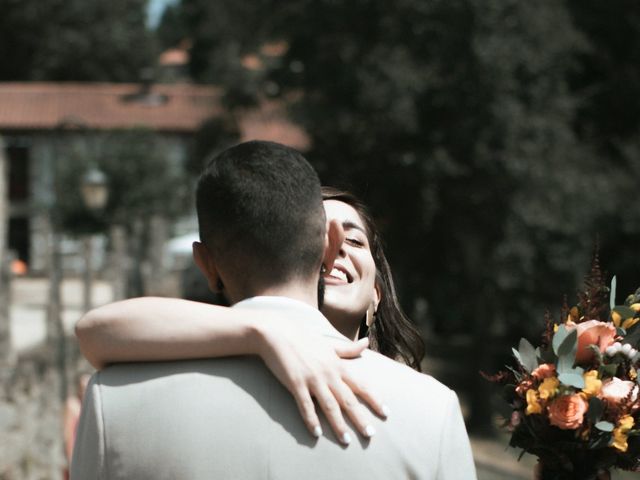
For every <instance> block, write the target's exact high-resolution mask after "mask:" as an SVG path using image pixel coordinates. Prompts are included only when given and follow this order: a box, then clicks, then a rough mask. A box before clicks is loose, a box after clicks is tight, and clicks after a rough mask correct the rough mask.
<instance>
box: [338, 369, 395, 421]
mask: <svg viewBox="0 0 640 480" xmlns="http://www.w3.org/2000/svg"><path fill="white" fill-rule="evenodd" d="M342 379H343V381H344V383H346V385H347V386H348V387H349V388H350V389H351V391H352V392H353V393H355V394H356V395H357V396H358V397H360V398H361V399H362V400H363V401H364V402H365V403H366V404H367V405H369V407H370V408H371V409H372V410H373V411H374V412H375V413H376V414H377V415H379V416H380V417H382V418H387V417H388V416H389V413H390V410H389V407H387V406H386V405H385V404H384V402H383V401H382V400H381V399H380V396H379V395H378V394H377V393H375V392H374V391H373V390H372V389H371V388H370V387H368V386H367V385H366V384H365V383H364V382H361V381H358V380H356V379H355V378H354V377H353V376H351V375H350V374H349V373H348V372H346V373H345V374H344V375H343V376H342Z"/></svg>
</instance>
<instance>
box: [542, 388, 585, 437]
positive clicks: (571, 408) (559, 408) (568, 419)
mask: <svg viewBox="0 0 640 480" xmlns="http://www.w3.org/2000/svg"><path fill="white" fill-rule="evenodd" d="M588 408H589V404H588V403H587V401H586V400H585V399H584V398H582V396H581V395H578V394H574V395H563V396H561V397H557V398H556V399H555V400H553V402H551V404H550V405H549V423H550V424H551V425H555V426H556V427H558V428H561V429H563V430H575V429H576V428H578V427H580V426H581V425H582V422H583V420H584V414H585V413H586V411H587V409H588Z"/></svg>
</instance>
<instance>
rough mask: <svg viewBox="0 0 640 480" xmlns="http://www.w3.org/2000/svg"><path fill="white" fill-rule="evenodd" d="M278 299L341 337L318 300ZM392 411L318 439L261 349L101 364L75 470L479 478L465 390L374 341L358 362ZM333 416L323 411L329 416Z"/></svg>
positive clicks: (313, 325)
mask: <svg viewBox="0 0 640 480" xmlns="http://www.w3.org/2000/svg"><path fill="white" fill-rule="evenodd" d="M237 308H262V309H264V308H273V309H276V310H278V311H279V312H282V314H283V315H294V316H296V318H299V319H300V321H301V322H304V323H305V326H306V327H307V328H309V329H310V330H318V331H321V332H322V333H323V334H325V335H328V336H335V337H338V338H343V339H344V337H342V336H341V335H340V334H339V333H338V332H337V331H336V330H334V329H333V328H332V327H331V325H330V324H329V323H328V322H327V320H326V319H325V318H324V317H323V316H322V315H321V314H320V313H319V312H317V311H316V310H315V309H313V308H311V307H309V306H308V305H305V304H303V303H300V302H296V301H294V300H290V299H285V298H281V297H256V298H253V299H249V300H247V301H244V302H240V303H239V304H237ZM349 366H350V368H353V370H354V372H355V374H356V375H358V376H360V377H361V378H363V379H366V380H367V381H369V382H371V384H372V385H374V386H375V388H376V389H378V390H379V392H380V394H381V396H382V398H383V399H384V401H385V403H386V404H387V405H388V406H389V407H390V410H391V415H390V416H389V418H388V419H387V420H381V419H378V418H376V419H375V424H374V426H375V428H376V430H377V434H376V435H375V436H374V437H373V438H372V439H371V440H363V439H362V438H361V437H359V436H358V435H357V434H355V433H352V438H353V439H354V441H352V443H351V445H350V446H348V447H344V446H342V445H340V443H339V442H338V441H337V440H336V438H335V437H334V436H333V435H332V432H331V429H330V427H329V426H328V425H327V424H326V422H325V423H324V424H323V430H324V435H323V436H322V437H321V438H319V439H315V438H313V437H312V436H311V435H310V434H309V432H308V431H307V429H306V427H305V425H304V423H303V422H302V420H301V417H300V414H299V413H298V409H297V407H296V404H295V401H294V400H293V398H292V396H291V395H290V394H289V393H288V392H287V390H286V389H284V388H283V387H282V386H281V385H280V383H279V382H278V381H277V380H276V379H275V377H273V376H272V375H271V373H270V372H269V371H268V370H267V369H266V367H265V366H264V365H263V364H262V362H261V361H260V360H259V359H257V358H252V357H234V358H221V359H212V360H201V361H184V362H167V363H144V364H126V365H117V366H112V367H109V368H106V369H105V370H103V371H102V372H99V373H97V374H96V375H95V376H94V377H93V379H92V381H91V383H90V386H89V388H88V390H87V394H86V395H85V400H84V405H83V412H82V416H81V420H80V425H79V429H78V435H77V440H76V444H75V445H76V448H75V451H74V455H73V462H72V471H71V479H72V480H93V479H100V480H116V479H136V480H144V479H149V480H162V479H166V480H170V479H171V480H176V479H185V480H211V479H274V480H288V479H291V480H299V479H305V480H313V479H342V478H346V479H360V478H361V479H366V480H375V479H381V480H382V479H384V480H390V479H393V480H396V479H425V480H426V479H434V480H435V479H437V480H453V479H459V480H467V479H474V478H476V477H475V469H474V465H473V459H472V455H471V449H470V446H469V440H468V437H467V434H466V431H465V427H464V423H463V420H462V415H461V413H460V407H459V404H458V399H457V397H456V395H455V393H454V392H453V391H451V390H449V389H448V388H447V387H445V386H443V385H442V384H440V383H439V382H437V381H436V380H434V379H433V378H431V377H429V376H427V375H422V374H419V373H417V372H415V371H414V370H412V369H410V368H408V367H406V366H404V365H401V364H400V363H398V362H395V361H392V360H389V359H388V358H386V357H383V356H382V355H379V354H377V353H374V352H371V351H366V352H365V353H364V354H363V355H362V357H361V358H359V359H356V360H353V361H352V362H350V364H349ZM323 421H324V419H323Z"/></svg>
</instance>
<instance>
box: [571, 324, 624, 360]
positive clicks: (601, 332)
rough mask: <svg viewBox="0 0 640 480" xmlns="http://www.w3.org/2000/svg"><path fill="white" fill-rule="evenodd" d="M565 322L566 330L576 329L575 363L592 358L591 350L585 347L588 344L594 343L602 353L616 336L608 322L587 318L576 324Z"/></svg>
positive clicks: (614, 329) (613, 328)
mask: <svg viewBox="0 0 640 480" xmlns="http://www.w3.org/2000/svg"><path fill="white" fill-rule="evenodd" d="M572 323H573V322H571V323H567V324H566V325H567V330H569V331H571V330H573V329H577V330H578V351H577V352H576V363H588V362H590V361H591V360H592V359H593V352H592V351H591V350H590V349H589V348H587V347H588V346H589V345H594V344H595V345H596V346H597V347H598V348H599V349H600V351H601V352H603V353H604V351H605V350H606V348H607V347H608V346H609V345H611V344H612V343H613V341H614V339H615V336H616V328H615V327H614V326H613V325H611V324H610V323H605V322H600V321H598V320H587V321H586V322H582V323H578V324H577V325H575V324H572Z"/></svg>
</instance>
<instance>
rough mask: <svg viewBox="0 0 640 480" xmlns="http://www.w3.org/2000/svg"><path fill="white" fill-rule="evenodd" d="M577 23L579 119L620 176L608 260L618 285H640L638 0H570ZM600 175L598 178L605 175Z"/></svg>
mask: <svg viewBox="0 0 640 480" xmlns="http://www.w3.org/2000/svg"><path fill="white" fill-rule="evenodd" d="M568 4H569V6H570V10H571V13H572V15H573V19H574V22H575V24H576V25H577V26H578V27H579V28H580V30H581V31H582V32H583V34H584V36H585V37H586V39H587V40H588V42H589V44H588V45H589V48H588V49H586V50H585V51H582V52H580V55H579V56H578V65H579V67H580V68H579V70H577V71H576V74H575V75H573V76H572V87H573V89H574V90H575V91H576V93H577V95H578V98H579V99H580V104H579V107H580V109H579V114H578V115H577V116H576V119H575V124H576V130H577V131H578V133H579V135H580V138H581V139H582V141H583V142H585V143H588V144H589V145H591V146H592V147H593V149H594V152H595V155H597V157H598V158H599V159H600V161H601V162H602V163H603V168H606V169H607V170H608V172H607V175H606V177H604V178H607V179H614V178H615V181H612V182H611V183H612V185H613V186H614V188H612V189H611V190H612V191H611V194H610V196H607V197H603V198H602V199H603V200H605V201H607V202H615V205H616V208H615V211H614V212H611V213H610V214H608V215H603V216H601V218H600V219H599V224H600V226H601V228H600V235H601V242H600V244H601V247H602V252H601V253H602V260H603V262H602V264H603V266H604V268H605V269H606V270H608V271H609V272H610V273H611V274H614V273H615V274H617V276H618V285H619V287H618V291H620V292H621V294H622V292H627V291H632V290H635V289H636V288H637V287H638V284H639V283H640V279H639V278H638V271H639V270H640V266H639V265H638V262H637V261H635V260H634V259H635V258H637V254H636V248H635V245H637V244H638V242H640V209H638V208H634V199H635V198H636V197H637V195H638V178H640V177H639V174H640V142H638V138H640V4H639V3H638V2H633V1H630V0H615V1H613V2H608V3H607V4H606V5H605V4H603V3H601V2H597V1H594V0H586V1H584V2H582V1H576V0H568ZM604 178H603V177H600V181H601V182H603V181H604Z"/></svg>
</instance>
